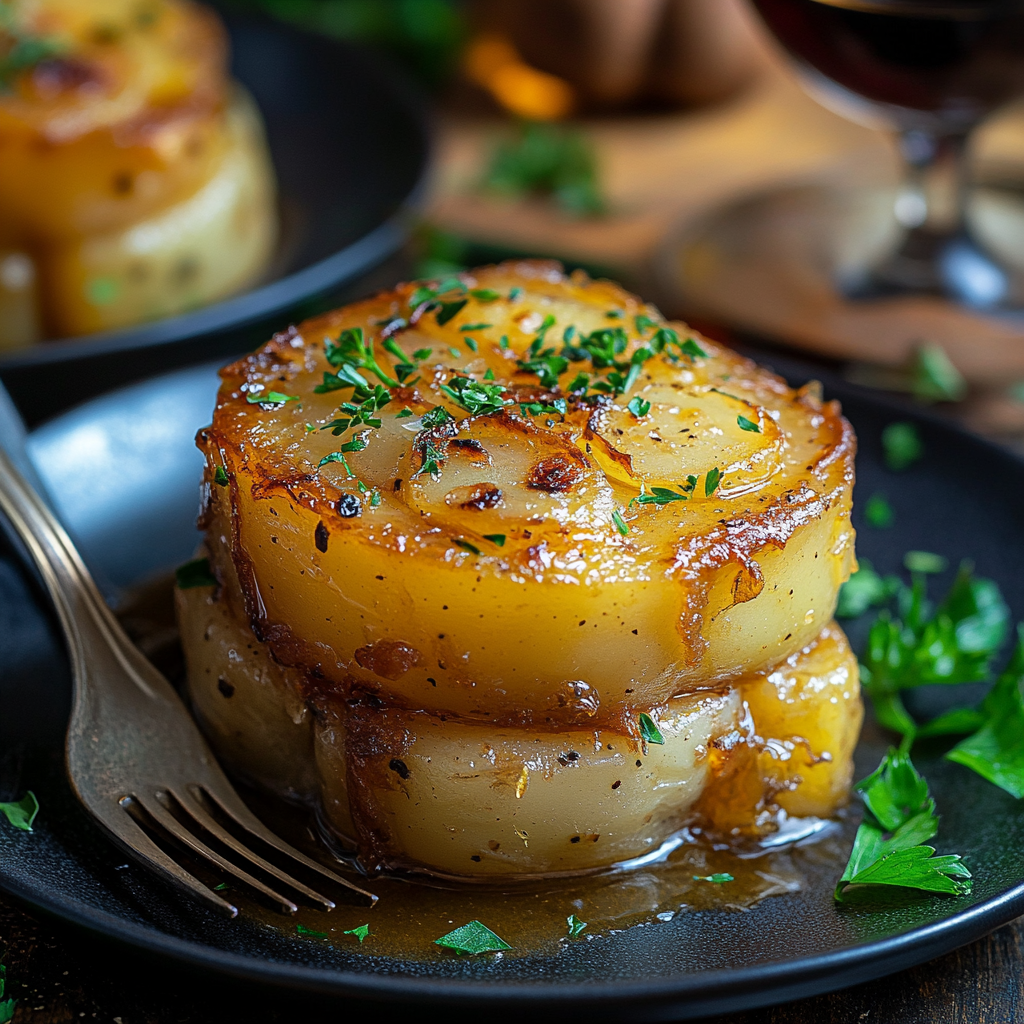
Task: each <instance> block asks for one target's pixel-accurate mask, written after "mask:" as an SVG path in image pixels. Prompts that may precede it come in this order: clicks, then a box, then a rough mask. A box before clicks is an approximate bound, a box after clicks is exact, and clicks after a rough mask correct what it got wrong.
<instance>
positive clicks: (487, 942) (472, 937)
mask: <svg viewBox="0 0 1024 1024" xmlns="http://www.w3.org/2000/svg"><path fill="white" fill-rule="evenodd" d="M434 943H435V944H436V945H438V946H443V947H444V948H445V949H452V950H454V951H455V952H456V953H458V954H459V955H460V956H461V955H464V954H468V955H470V956H477V955H479V954H480V953H498V952H500V951H501V950H504V949H511V948H512V947H511V946H510V945H509V944H508V943H507V942H506V941H505V940H504V939H502V938H500V937H499V936H497V935H495V934H494V932H492V931H491V929H490V928H488V927H487V925H485V924H481V923H480V922H479V921H470V922H469V924H464V925H463V926H462V927H461V928H456V929H454V930H453V931H450V932H449V933H448V934H447V935H442V936H441V938H439V939H434Z"/></svg>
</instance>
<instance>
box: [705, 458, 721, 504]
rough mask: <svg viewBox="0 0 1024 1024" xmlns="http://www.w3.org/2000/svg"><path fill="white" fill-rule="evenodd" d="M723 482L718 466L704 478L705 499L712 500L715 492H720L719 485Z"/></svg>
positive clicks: (710, 470)
mask: <svg viewBox="0 0 1024 1024" xmlns="http://www.w3.org/2000/svg"><path fill="white" fill-rule="evenodd" d="M721 481H722V473H721V470H719V468H718V467H717V466H715V468H714V469H709V470H708V472H707V475H706V476H705V477H704V497H705V498H710V497H711V495H712V494H714V493H715V491H717V490H718V485H719V483H721Z"/></svg>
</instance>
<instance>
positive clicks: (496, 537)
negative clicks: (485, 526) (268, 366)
mask: <svg viewBox="0 0 1024 1024" xmlns="http://www.w3.org/2000/svg"><path fill="white" fill-rule="evenodd" d="M484 540H489V541H490V542H491V543H492V544H496V545H497V546H498V547H499V548H503V547H504V546H505V534H503V533H485V534H484Z"/></svg>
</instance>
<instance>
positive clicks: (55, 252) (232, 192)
mask: <svg viewBox="0 0 1024 1024" xmlns="http://www.w3.org/2000/svg"><path fill="white" fill-rule="evenodd" d="M0 7H2V12H0V13H3V18H2V19H0V250H2V251H6V252H11V253H14V254H15V256H16V258H17V259H18V260H19V261H21V262H22V263H25V265H26V266H27V267H28V268H29V272H30V274H31V275H32V277H33V278H34V281H35V288H34V289H33V290H31V291H30V290H28V289H22V294H21V295H20V299H21V305H22V307H23V308H22V310H21V320H22V321H24V322H26V323H29V324H30V329H28V330H26V328H25V324H24V323H23V324H22V325H21V326H19V327H17V329H16V328H15V327H8V326H7V325H5V324H4V323H3V322H0V349H2V348H13V347H20V346H22V345H25V344H30V343H32V342H33V341H37V340H40V338H41V337H64V336H69V335H77V334H85V333H89V332H94V331H103V330H114V329H118V328H122V327H125V326H129V325H132V324H135V323H139V322H142V321H146V320H152V319H156V318H159V317H163V316H169V315H173V314H177V313H181V312H183V311H186V310H189V309H193V308H196V307H197V306H201V305H203V304H206V303H209V302H211V301H214V300H216V299H219V298H221V297H223V296H225V295H227V294H230V293H231V292H233V291H236V290H238V289H240V288H242V287H245V286H247V285H249V284H251V283H252V282H253V281H255V280H256V279H258V277H259V276H260V275H261V274H262V273H263V272H264V271H265V269H266V267H267V265H268V262H269V258H270V255H271V250H272V247H273V245H274V243H275V241H276V216H277V215H276V206H275V201H274V175H273V170H272V166H271V163H270V160H269V156H268V153H267V151H266V146H265V142H264V139H263V131H262V124H261V122H260V119H259V115H258V113H257V112H256V110H255V107H254V106H253V105H252V102H251V100H249V99H248V97H247V96H245V95H244V94H241V93H240V90H239V89H238V87H236V86H235V85H233V83H232V82H231V80H230V78H229V76H228V69H227V56H228V54H227V39H226V35H225V32H224V29H223V26H222V25H221V23H220V21H219V20H218V18H217V17H216V15H215V14H214V13H213V12H212V11H210V10H208V9H206V8H204V7H203V6H201V5H199V4H195V3H192V2H190V0H89V2H87V3H86V2H82V0H7V2H6V3H4V4H3V5H0ZM31 306H38V308H30V307H31ZM37 325H38V326H37Z"/></svg>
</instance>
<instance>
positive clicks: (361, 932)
mask: <svg viewBox="0 0 1024 1024" xmlns="http://www.w3.org/2000/svg"><path fill="white" fill-rule="evenodd" d="M341 934H342V935H354V936H355V937H356V938H357V939H358V940H359V945H360V946H361V945H362V944H363V941H364V940H365V939H366V936H367V935H369V934H370V926H369V925H368V924H361V925H359V927H358V928H349V929H347V930H346V931H343V932H342V933H341Z"/></svg>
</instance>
